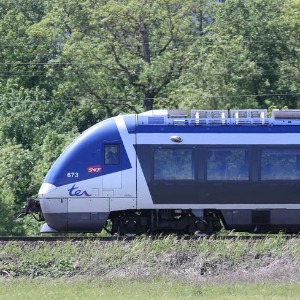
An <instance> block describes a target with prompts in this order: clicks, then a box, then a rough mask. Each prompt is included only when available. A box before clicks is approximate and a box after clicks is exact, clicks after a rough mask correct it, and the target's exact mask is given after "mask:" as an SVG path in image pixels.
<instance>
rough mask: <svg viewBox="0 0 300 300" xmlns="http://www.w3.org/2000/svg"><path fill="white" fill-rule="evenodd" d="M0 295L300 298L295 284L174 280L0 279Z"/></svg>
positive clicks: (299, 287) (9, 298)
mask: <svg viewBox="0 0 300 300" xmlns="http://www.w3.org/2000/svg"><path fill="white" fill-rule="evenodd" d="M0 283H1V285H0V298H1V299H2V300H6V299H7V300H14V299H30V300H33V299H41V300H43V299H74V300H76V299H80V300H83V299H89V300H92V299H105V300H110V299H111V300H118V299H120V300H121V299H143V300H144V299H159V300H168V299H170V300H171V299H172V300H175V299H210V300H213V299H228V300H229V299H230V300H234V299H264V300H265V299H272V300H274V299H277V300H279V299H299V295H300V285H298V284H279V285H275V284H243V285H240V284H225V285H224V284H221V285H220V284H206V285H204V284H196V283H188V282H178V281H174V280H162V279H157V280H151V281H145V280H142V281H140V280H139V281H129V280H110V281H107V280H106V281H103V280H101V279H99V280H95V279H93V280H78V279H76V280H72V281H68V280H65V281H64V280H57V279H56V280H50V281H48V280H45V279H31V280H30V279H14V280H5V281H2V282H0Z"/></svg>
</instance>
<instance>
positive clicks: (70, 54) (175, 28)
mask: <svg viewBox="0 0 300 300" xmlns="http://www.w3.org/2000/svg"><path fill="white" fill-rule="evenodd" d="M200 6H201V5H200V4H199V3H197V2H195V1H191V0H188V1H184V2H182V1H179V0H169V1H167V0H164V1H155V0H144V1H140V0H126V1H117V0H115V1H107V0H101V1H92V0H89V1H78V0H76V1H75V0H73V1H69V0H68V1H66V0H64V1H57V2H56V3H55V4H54V5H53V10H52V11H51V12H50V13H49V14H48V16H47V17H46V18H45V19H43V20H42V21H41V22H40V23H39V24H37V25H36V26H34V27H33V28H32V30H31V32H32V34H33V35H34V36H35V37H36V38H37V37H39V38H40V39H42V38H43V37H45V40H47V36H49V34H51V33H49V30H48V28H51V29H52V28H53V31H54V32H57V43H59V45H60V46H61V49H62V51H61V53H60V56H59V57H57V59H56V60H55V61H56V62H57V63H59V64H64V75H65V79H66V81H65V82H63V83H62V84H61V85H60V88H59V89H58V91H59V93H60V95H63V94H65V93H67V94H68V95H69V97H70V95H71V97H74V98H77V99H78V98H81V99H84V98H89V99H95V100H97V101H98V102H100V103H101V104H102V105H103V106H104V107H105V108H106V110H107V113H108V115H112V114H113V113H114V109H115V108H116V107H120V106H121V107H122V110H123V111H124V110H126V109H127V110H130V109H132V107H134V108H135V110H140V109H141V106H139V102H138V101H139V99H141V98H142V99H143V107H144V109H146V110H148V109H152V107H153V103H154V99H155V98H157V97H166V96H167V95H166V94H165V91H166V89H167V87H168V86H169V85H170V84H171V83H172V82H173V81H174V80H175V79H176V78H179V76H180V74H181V71H182V68H183V67H184V65H185V56H186V53H187V51H188V49H189V46H190V44H191V39H192V37H193V36H194V35H195V34H198V33H197V31H196V30H195V26H197V24H196V19H197V18H196V17H195V16H196V15H197V13H198V12H199V11H200ZM51 31H52V30H51ZM51 31H50V32H51Z"/></svg>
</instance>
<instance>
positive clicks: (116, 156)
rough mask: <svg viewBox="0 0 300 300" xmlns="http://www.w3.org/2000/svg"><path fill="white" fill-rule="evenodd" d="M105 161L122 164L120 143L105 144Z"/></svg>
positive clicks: (111, 163) (107, 163) (109, 163)
mask: <svg viewBox="0 0 300 300" xmlns="http://www.w3.org/2000/svg"><path fill="white" fill-rule="evenodd" d="M104 155H105V157H104V163H105V164H106V165H118V164H120V146H119V145H105V146H104Z"/></svg>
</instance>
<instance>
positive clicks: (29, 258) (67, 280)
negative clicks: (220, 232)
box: [0, 235, 300, 299]
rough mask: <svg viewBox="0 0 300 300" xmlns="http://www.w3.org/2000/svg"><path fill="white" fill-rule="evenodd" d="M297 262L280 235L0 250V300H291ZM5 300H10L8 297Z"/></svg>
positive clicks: (298, 274) (295, 251)
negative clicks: (72, 297)
mask: <svg viewBox="0 0 300 300" xmlns="http://www.w3.org/2000/svg"><path fill="white" fill-rule="evenodd" d="M299 258H300V240H299V239H298V238H295V239H285V238H284V237H282V236H281V235H278V236H270V237H266V239H264V240H237V241H233V240H210V239H200V240H183V239H178V238H176V237H173V236H169V237H166V238H164V239H161V240H154V241H153V240H151V239H150V238H147V237H142V238H139V239H137V240H134V241H131V242H117V241H116V242H112V243H104V244H103V243H100V242H97V241H87V242H74V243H72V242H67V243H62V242H56V243H53V244H49V243H43V242H38V243H35V244H29V243H25V242H23V243H16V242H9V243H5V244H3V245H1V246H0V275H1V277H2V279H1V281H2V284H1V287H0V295H1V299H5V298H4V296H5V293H6V292H9V291H10V290H11V291H13V290H15V291H16V292H17V290H18V289H22V284H24V286H25V291H26V294H28V295H29V290H28V288H26V286H27V287H28V286H30V287H31V289H30V290H31V291H32V292H33V293H37V292H38V291H39V287H41V288H42V287H43V289H42V290H41V291H40V294H43V293H44V294H45V293H50V292H51V293H60V292H64V293H65V296H64V295H58V294H57V299H58V298H60V299H63V298H66V297H67V295H68V291H69V293H70V292H71V291H72V292H75V291H76V294H78V295H81V294H82V297H81V298H83V299H84V294H85V293H87V292H88V295H90V296H91V297H90V298H89V299H93V293H96V294H97V295H101V293H102V294H103V293H104V294H103V297H104V296H105V293H108V294H111V295H114V294H115V296H114V298H112V299H118V297H119V296H120V297H121V296H122V295H123V296H126V298H128V299H129V298H134V297H136V298H135V299H140V297H141V295H144V299H171V298H172V297H173V299H174V293H175V294H176V295H177V296H176V297H177V299H184V298H186V297H187V296H188V297H190V299H196V298H197V297H198V298H199V297H200V298H201V297H202V298H203V297H204V298H203V299H205V298H206V297H209V295H210V293H215V295H216V297H217V296H218V297H221V298H212V297H210V299H234V297H235V295H236V293H238V294H237V297H240V296H241V295H242V296H243V297H244V299H268V297H273V295H274V293H275V296H276V297H279V298H280V297H285V299H293V296H294V299H298V298H297V297H299V295H300V286H299V285H298V284H297V283H298V282H300V260H299ZM28 282H30V285H28ZM41 282H43V284H41ZM249 284H250V285H249ZM279 284H283V285H284V287H283V286H281V285H279ZM35 285H36V288H34V286H35ZM280 286H281V288H280ZM14 287H18V289H15V288H14ZM270 287H272V288H271V289H270ZM42 291H44V292H42ZM20 293H21V294H22V292H21V291H20ZM130 293H131V294H130ZM133 293H134V294H133ZM141 293H142V294H141ZM241 293H243V294H241ZM268 293H269V294H268ZM282 293H284V294H282ZM289 293H290V294H289ZM96 294H95V295H96ZM8 295H9V296H11V298H10V299H13V297H14V296H13V294H11V293H8ZM19 295H20V294H19ZM45 295H46V294H45ZM118 295H119V296H118ZM162 295H164V297H161V296H162ZM227 295H228V297H231V298H226V297H227ZM255 295H257V297H261V296H264V298H254V296H255ZM48 296H50V294H49V295H48ZM159 296H160V297H159ZM296 296H297V297H296ZM45 297H46V296H45ZM287 297H288V298H287ZM33 298H34V295H32V298H31V299H33ZM52 298H56V296H55V295H53V297H52ZM126 298H125V299H126ZM15 299H17V298H15ZM78 299H79V298H78ZM94 299H96V296H95V298H94ZM105 299H107V297H106V298H105ZM119 299H124V298H119ZM270 299H272V298H270Z"/></svg>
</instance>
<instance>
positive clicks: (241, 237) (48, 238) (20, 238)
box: [0, 235, 299, 242]
mask: <svg viewBox="0 0 300 300" xmlns="http://www.w3.org/2000/svg"><path fill="white" fill-rule="evenodd" d="M166 237H167V236H166V235H159V236H145V238H150V239H152V240H158V239H163V238H166ZM276 237H277V236H276V235H222V236H221V235H220V236H207V235H203V236H174V239H175V238H178V239H185V240H198V239H199V240H201V239H210V240H233V241H234V240H251V239H252V240H264V239H268V238H276ZM280 237H281V238H283V239H291V238H299V235H281V236H280ZM135 239H141V237H140V236H107V237H99V236H0V242H80V241H100V242H114V241H133V240H135Z"/></svg>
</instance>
